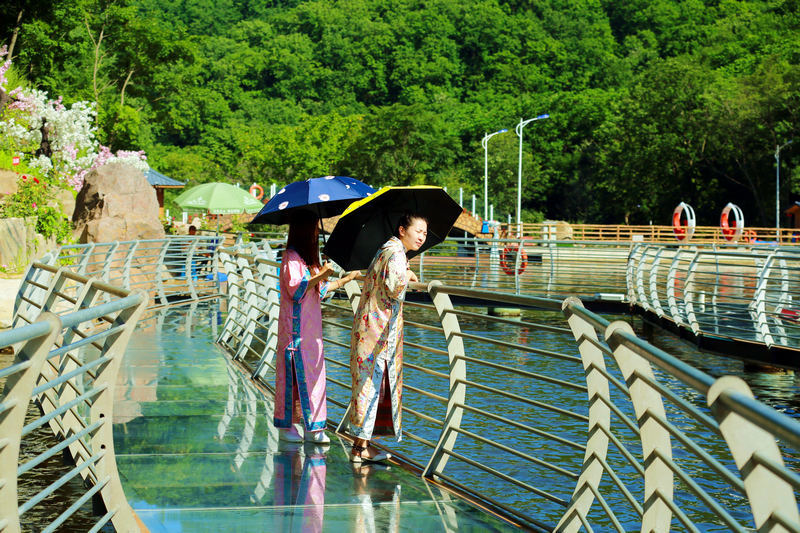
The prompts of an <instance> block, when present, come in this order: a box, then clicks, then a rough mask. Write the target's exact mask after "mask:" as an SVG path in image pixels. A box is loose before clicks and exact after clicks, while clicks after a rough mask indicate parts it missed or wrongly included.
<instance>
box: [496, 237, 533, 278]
mask: <svg viewBox="0 0 800 533" xmlns="http://www.w3.org/2000/svg"><path fill="white" fill-rule="evenodd" d="M517 252H520V256H519V269H518V270H517V274H520V275H521V274H522V273H523V272H525V267H526V266H528V254H527V253H525V248H520V247H519V246H517V245H516V244H509V245H508V246H506V247H505V248H503V251H502V252H500V268H502V269H503V272H505V273H506V274H508V275H509V276H513V275H514V268H516V263H517Z"/></svg>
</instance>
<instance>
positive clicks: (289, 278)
mask: <svg viewBox="0 0 800 533" xmlns="http://www.w3.org/2000/svg"><path fill="white" fill-rule="evenodd" d="M332 273H333V269H332V268H331V266H330V264H329V263H325V264H324V265H320V261H319V227H318V226H317V218H316V217H315V216H314V215H313V214H311V213H306V212H300V213H298V214H297V215H295V217H294V218H293V219H292V222H291V224H290V225H289V237H288V239H287V241H286V249H285V250H284V252H283V258H282V260H281V270H280V312H279V314H278V346H277V352H276V354H277V356H276V359H275V413H274V424H275V427H277V428H278V429H279V430H280V438H281V440H284V441H288V442H302V441H303V437H301V436H300V434H299V433H298V431H297V428H296V427H295V424H297V423H300V422H301V421H302V423H303V426H304V429H305V431H304V436H305V440H307V441H310V442H316V443H328V442H330V439H329V438H328V437H327V435H325V432H324V429H325V423H326V420H327V407H326V394H325V358H324V356H323V352H322V311H321V300H322V298H323V297H324V296H325V294H326V293H327V292H328V291H329V290H330V291H332V290H335V289H337V288H339V287H341V286H342V285H343V284H344V283H346V282H347V281H349V280H351V279H353V277H355V275H356V274H357V272H353V273H350V274H348V275H347V276H345V277H343V278H340V279H338V280H335V281H332V282H328V281H327V279H328V277H330V275H331V274H332Z"/></svg>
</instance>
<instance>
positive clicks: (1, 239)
mask: <svg viewBox="0 0 800 533" xmlns="http://www.w3.org/2000/svg"><path fill="white" fill-rule="evenodd" d="M35 228H36V217H30V218H27V219H24V218H0V265H5V267H6V269H7V270H20V269H22V268H24V267H25V265H27V264H28V263H29V262H30V260H31V259H32V258H33V257H34V256H35V255H36V252H37V251H38V250H37V248H39V246H37V240H36V234H35V231H34V230H35Z"/></svg>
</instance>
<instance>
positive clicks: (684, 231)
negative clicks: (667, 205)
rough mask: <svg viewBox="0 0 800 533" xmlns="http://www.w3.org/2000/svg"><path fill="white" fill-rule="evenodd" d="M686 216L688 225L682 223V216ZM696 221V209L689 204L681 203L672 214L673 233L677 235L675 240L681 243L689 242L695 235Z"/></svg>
mask: <svg viewBox="0 0 800 533" xmlns="http://www.w3.org/2000/svg"><path fill="white" fill-rule="evenodd" d="M684 213H685V214H686V224H685V225H684V224H682V223H681V215H683V214H684ZM695 226H696V220H695V218H694V209H692V206H690V205H689V204H687V203H684V202H681V203H679V204H678V207H676V208H675V210H674V211H673V212H672V231H673V232H674V233H675V238H676V239H678V240H679V241H681V242H689V241H690V240H691V239H692V235H694V228H695Z"/></svg>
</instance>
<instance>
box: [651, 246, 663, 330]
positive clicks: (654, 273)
mask: <svg viewBox="0 0 800 533" xmlns="http://www.w3.org/2000/svg"><path fill="white" fill-rule="evenodd" d="M663 251H664V248H663V247H662V248H659V249H658V251H657V252H656V256H655V257H654V258H653V263H652V264H651V265H650V275H649V277H648V281H649V283H650V302H651V305H652V306H653V311H654V312H655V314H656V315H657V316H658V317H659V318H661V317H663V316H664V308H663V306H662V305H661V299H660V298H659V297H658V268H659V266H660V264H661V253H662V252H663Z"/></svg>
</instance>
